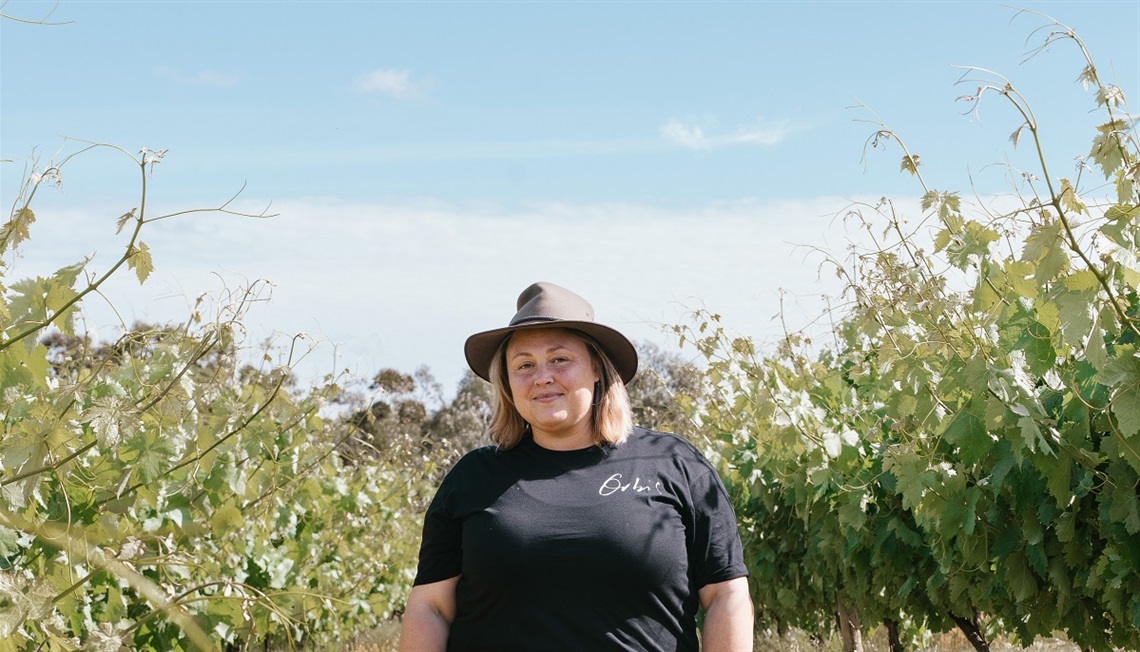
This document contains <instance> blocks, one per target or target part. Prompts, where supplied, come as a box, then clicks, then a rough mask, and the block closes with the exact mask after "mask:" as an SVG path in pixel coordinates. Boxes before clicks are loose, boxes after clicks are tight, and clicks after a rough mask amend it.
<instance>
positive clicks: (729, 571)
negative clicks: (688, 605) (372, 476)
mask: <svg viewBox="0 0 1140 652" xmlns="http://www.w3.org/2000/svg"><path fill="white" fill-rule="evenodd" d="M698 468H699V469H700V472H699V473H697V474H696V475H694V476H693V478H692V480H691V483H690V488H691V489H690V490H691V494H690V497H691V500H692V509H693V516H692V523H693V526H694V534H693V539H692V544H691V548H690V550H689V563H690V568H691V569H692V573H691V576H692V579H693V582H694V584H695V585H696V587H697V588H700V587H702V586H705V585H708V584H715V583H717V582H726V581H728V580H731V579H735V578H737V577H747V576H748V567H747V566H746V565H745V563H744V551H743V547H742V546H741V543H740V531H739V528H738V527H737V523H736V514H735V512H733V509H732V500H731V499H730V498H729V496H728V492H727V491H726V490H725V488H724V484H723V483H722V482H721V480H720V476H718V475H717V473H716V470H715V469H713V467H712V465H711V464H709V463H708V462H707V461H706V460H705V459H704V458H703V457H700V458H699V466H698Z"/></svg>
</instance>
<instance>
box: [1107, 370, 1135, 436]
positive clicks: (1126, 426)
mask: <svg viewBox="0 0 1140 652" xmlns="http://www.w3.org/2000/svg"><path fill="white" fill-rule="evenodd" d="M1112 414H1113V416H1115V417H1116V424H1117V426H1118V427H1119V428H1120V434H1122V435H1123V436H1125V437H1128V438H1131V437H1135V436H1136V435H1137V434H1140V384H1136V383H1133V384H1132V385H1129V386H1127V387H1124V388H1122V389H1120V390H1118V391H1117V392H1116V395H1115V396H1113V398H1112Z"/></svg>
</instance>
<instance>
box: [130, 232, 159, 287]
mask: <svg viewBox="0 0 1140 652" xmlns="http://www.w3.org/2000/svg"><path fill="white" fill-rule="evenodd" d="M127 266H128V267H130V268H131V269H133V270H135V276H137V277H138V279H139V285H142V284H143V283H145V282H146V279H147V277H148V276H150V273H151V272H153V271H154V261H153V260H151V257H150V247H148V246H147V245H146V243H145V242H139V245H138V247H131V250H130V252H129V253H128V257H127Z"/></svg>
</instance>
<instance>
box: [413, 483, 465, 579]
mask: <svg viewBox="0 0 1140 652" xmlns="http://www.w3.org/2000/svg"><path fill="white" fill-rule="evenodd" d="M461 467H462V465H456V467H455V468H453V469H451V471H449V472H448V473H447V475H446V476H444V479H443V482H442V483H440V486H439V489H438V490H437V491H436V493H435V497H434V498H432V501H431V504H430V505H429V506H428V509H427V513H426V514H425V515H424V527H423V536H422V538H421V540H420V558H419V565H418V567H417V569H416V579H415V581H414V582H413V584H414V585H419V584H431V583H432V582H439V581H442V580H446V579H450V578H452V577H455V576H456V575H459V574H460V571H461V569H462V565H463V521H462V520H461V519H460V518H459V516H458V515H457V513H456V512H457V507H456V497H457V486H458V485H459V484H460V480H459V477H460V476H462V475H463V469H462V468H461Z"/></svg>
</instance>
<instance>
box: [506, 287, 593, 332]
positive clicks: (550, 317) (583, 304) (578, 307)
mask: <svg viewBox="0 0 1140 652" xmlns="http://www.w3.org/2000/svg"><path fill="white" fill-rule="evenodd" d="M515 305H516V307H517V308H518V312H516V313H515V316H514V317H513V318H512V319H511V323H510V325H511V326H517V325H519V324H526V323H530V322H543V321H594V308H593V306H591V305H590V304H589V302H588V301H586V300H585V299H583V298H582V297H580V296H578V295H577V294H574V293H573V292H571V291H569V290H567V289H566V288H562V287H559V286H557V285H554V284H553V283H546V282H541V281H540V282H538V283H534V284H533V285H531V286H530V287H528V288H527V289H525V290H523V291H522V293H521V294H519V298H518V301H517V302H516V304H515Z"/></svg>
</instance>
